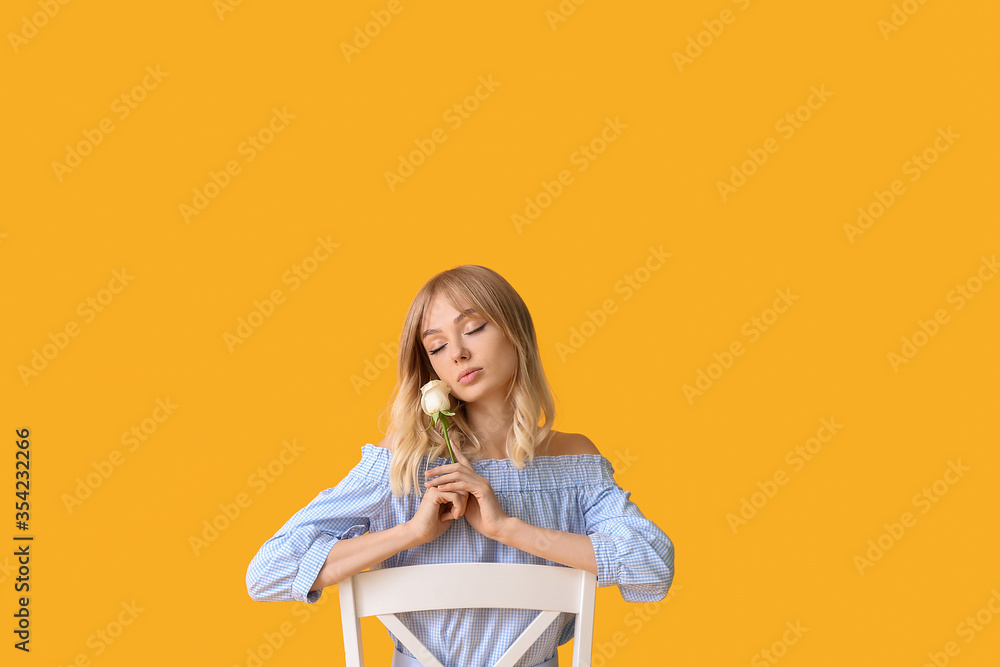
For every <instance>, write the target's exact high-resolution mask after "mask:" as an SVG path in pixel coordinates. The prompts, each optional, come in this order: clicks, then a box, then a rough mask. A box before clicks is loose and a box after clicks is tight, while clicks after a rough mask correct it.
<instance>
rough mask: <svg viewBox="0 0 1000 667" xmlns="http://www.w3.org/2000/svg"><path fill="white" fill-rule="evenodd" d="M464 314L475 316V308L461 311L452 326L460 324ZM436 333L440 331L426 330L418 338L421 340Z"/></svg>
mask: <svg viewBox="0 0 1000 667" xmlns="http://www.w3.org/2000/svg"><path fill="white" fill-rule="evenodd" d="M466 313H468V314H469V315H475V314H476V309H475V308H466V309H465V310H464V311H462V312H461V313H459V314H458V317H456V318H455V319H454V320H452V323H453V324H458V323H459V322H461V321H462V318H464V317H465V315H466ZM436 333H441V330H440V329H428V330H427V331H425V332H424V333H423V335H422V336H420V340H423V339H424V338H427V337H428V336H430V335H432V334H436Z"/></svg>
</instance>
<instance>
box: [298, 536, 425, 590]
mask: <svg viewBox="0 0 1000 667" xmlns="http://www.w3.org/2000/svg"><path fill="white" fill-rule="evenodd" d="M418 543H419V541H418V540H416V538H415V537H414V536H413V533H412V531H411V530H410V527H409V526H408V525H407V524H399V525H396V526H393V527H392V528H388V529H386V530H380V531H377V532H374V533H371V532H369V533H365V534H364V535H358V536H357V537H352V538H350V539H347V540H340V541H339V542H337V543H336V544H334V545H333V547H332V548H331V549H330V554H329V555H328V556H327V557H326V562H325V563H323V567H322V568H320V571H319V574H318V575H317V576H316V581H315V582H313V585H312V588H310V589H309V590H310V591H315V590H319V589H322V588H326V587H327V586H332V585H334V584H338V583H340V582H341V581H343V580H344V579H346V578H347V577H350V576H351V575H354V574H357V573H358V572H362V571H364V570H367V569H368V568H369V567H371V566H372V565H374V564H375V563H380V562H382V561H384V560H385V559H386V558H388V557H389V556H393V555H395V554H397V553H399V552H400V551H404V550H406V549H410V548H412V547H414V546H416V545H417V544H418Z"/></svg>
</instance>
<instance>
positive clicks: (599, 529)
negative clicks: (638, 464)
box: [584, 481, 674, 602]
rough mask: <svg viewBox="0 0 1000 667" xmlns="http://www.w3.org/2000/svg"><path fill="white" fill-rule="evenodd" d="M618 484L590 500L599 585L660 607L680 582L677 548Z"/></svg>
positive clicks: (588, 517)
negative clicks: (676, 579)
mask: <svg viewBox="0 0 1000 667" xmlns="http://www.w3.org/2000/svg"><path fill="white" fill-rule="evenodd" d="M630 495H631V494H630V493H629V492H628V491H625V490H623V489H622V488H621V487H620V486H618V485H617V484H616V483H615V482H614V481H611V482H610V483H605V484H603V485H602V486H601V487H600V488H597V489H595V490H594V491H593V494H592V495H590V498H589V503H588V504H587V506H586V509H585V511H584V520H585V522H586V526H587V532H588V533H589V536H590V541H591V542H592V543H593V545H594V554H595V556H596V558H597V585H598V586H611V585H614V584H617V585H618V589H619V590H620V591H621V594H622V597H623V598H624V599H625V600H626V601H627V602H656V601H658V600H662V599H663V598H664V597H666V595H667V590H668V589H669V588H670V584H671V582H672V581H673V579H674V544H673V542H671V541H670V538H669V537H667V535H666V534H665V533H664V532H663V531H662V530H660V528H659V527H658V526H657V525H656V524H655V523H653V522H652V521H650V520H649V519H647V518H646V517H645V516H644V515H643V513H642V512H641V511H640V510H639V508H638V506H636V504H635V503H633V502H632V501H631V500H629V496H630Z"/></svg>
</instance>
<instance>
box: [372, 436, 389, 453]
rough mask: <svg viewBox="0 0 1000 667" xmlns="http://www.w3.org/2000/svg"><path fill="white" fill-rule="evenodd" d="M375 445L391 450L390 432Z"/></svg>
mask: <svg viewBox="0 0 1000 667" xmlns="http://www.w3.org/2000/svg"><path fill="white" fill-rule="evenodd" d="M375 446H376V447H381V448H383V449H388V450H389V451H392V433H390V434H388V435H387V436H385V437H384V438H382V439H381V440H379V441H378V443H377V444H376V445H375Z"/></svg>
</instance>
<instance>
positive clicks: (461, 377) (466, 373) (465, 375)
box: [458, 368, 483, 382]
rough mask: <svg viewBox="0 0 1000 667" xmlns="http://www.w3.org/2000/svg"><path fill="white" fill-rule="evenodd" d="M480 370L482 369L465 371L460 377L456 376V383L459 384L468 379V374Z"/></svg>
mask: <svg viewBox="0 0 1000 667" xmlns="http://www.w3.org/2000/svg"><path fill="white" fill-rule="evenodd" d="M481 370H483V369H482V368H470V369H468V370H467V371H465V372H464V373H462V374H461V375H459V376H458V381H459V382H461V381H462V380H464V379H465V378H466V377H468V376H469V375H470V374H472V373H475V372H476V371H481Z"/></svg>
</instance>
